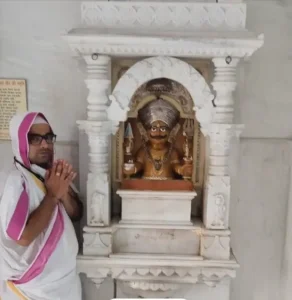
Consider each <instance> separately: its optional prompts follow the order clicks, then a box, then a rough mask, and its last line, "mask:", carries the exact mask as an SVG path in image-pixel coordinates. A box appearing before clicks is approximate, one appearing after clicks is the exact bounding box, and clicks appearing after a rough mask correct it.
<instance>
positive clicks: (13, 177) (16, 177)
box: [5, 167, 24, 187]
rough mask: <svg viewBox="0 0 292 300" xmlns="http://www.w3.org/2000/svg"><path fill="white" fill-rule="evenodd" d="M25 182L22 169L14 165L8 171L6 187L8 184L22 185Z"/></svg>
mask: <svg viewBox="0 0 292 300" xmlns="http://www.w3.org/2000/svg"><path fill="white" fill-rule="evenodd" d="M23 182H24V177H23V174H22V173H21V171H19V170H18V169H17V168H15V167H13V168H11V170H10V171H9V172H8V176H7V178H6V182H5V187H6V186H8V185H16V186H17V185H22V184H23Z"/></svg>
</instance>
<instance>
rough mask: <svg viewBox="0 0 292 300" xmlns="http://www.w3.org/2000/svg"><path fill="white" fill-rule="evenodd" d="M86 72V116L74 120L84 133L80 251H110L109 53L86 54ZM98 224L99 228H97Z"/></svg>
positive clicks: (101, 252)
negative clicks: (85, 168) (84, 223)
mask: <svg viewBox="0 0 292 300" xmlns="http://www.w3.org/2000/svg"><path fill="white" fill-rule="evenodd" d="M84 59H85V61H86V64H87V72H88V76H87V79H86V80H85V83H86V85H87V87H88V90H89V94H88V98H87V102H88V105H87V120H84V121H78V125H79V129H80V130H84V131H85V132H86V134H87V136H88V145H89V154H88V155H89V172H88V177H87V195H86V197H87V226H88V227H85V228H84V235H83V236H84V247H83V252H84V254H89V255H94V254H97V255H105V254H108V252H109V251H110V250H109V249H108V248H110V242H109V240H110V236H109V232H107V230H105V228H100V227H104V226H109V225H110V153H111V151H110V147H111V145H110V135H111V127H112V125H111V122H110V121H109V120H108V118H107V112H106V109H107V103H108V94H109V92H110V91H109V89H110V85H111V80H110V57H108V56H104V55H95V54H93V55H86V56H84ZM99 228H100V229H99Z"/></svg>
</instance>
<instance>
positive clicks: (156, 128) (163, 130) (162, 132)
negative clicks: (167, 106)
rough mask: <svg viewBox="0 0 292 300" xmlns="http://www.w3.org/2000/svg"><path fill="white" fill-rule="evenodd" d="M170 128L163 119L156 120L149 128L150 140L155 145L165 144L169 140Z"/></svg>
mask: <svg viewBox="0 0 292 300" xmlns="http://www.w3.org/2000/svg"><path fill="white" fill-rule="evenodd" d="M169 132H170V128H169V127H168V126H167V125H166V124H165V123H164V122H162V121H155V122H153V123H152V124H151V127H150V128H149V129H148V130H147V135H148V138H149V141H150V143H151V144H153V145H155V144H156V145H157V144H165V143H167V141H168V136H169Z"/></svg>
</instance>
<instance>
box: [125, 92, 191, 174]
mask: <svg viewBox="0 0 292 300" xmlns="http://www.w3.org/2000/svg"><path fill="white" fill-rule="evenodd" d="M179 120H180V113H179V111H178V110H177V109H176V108H175V107H174V106H173V105H172V104H170V103H169V102H168V101H166V100H164V99H161V98H158V99H156V100H153V101H151V102H149V103H148V104H146V105H145V106H144V107H142V108H141V109H140V110H139V111H138V126H140V127H139V130H140V133H141V135H142V140H143V142H142V146H141V147H140V148H139V149H138V151H137V152H136V154H135V155H134V157H133V161H132V162H129V161H127V162H126V163H125V164H124V166H123V173H124V175H126V176H127V177H129V176H131V175H135V174H137V173H139V174H142V179H150V180H167V179H175V178H184V179H191V176H192V172H193V162H192V157H191V151H190V147H189V143H185V145H184V147H183V148H184V154H185V155H184V157H180V155H179V152H178V150H177V149H176V148H175V145H174V142H175V135H176V133H177V131H178V129H179Z"/></svg>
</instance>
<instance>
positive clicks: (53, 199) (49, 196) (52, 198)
mask: <svg viewBox="0 0 292 300" xmlns="http://www.w3.org/2000/svg"><path fill="white" fill-rule="evenodd" d="M46 196H47V197H46V199H47V200H48V201H50V202H54V203H56V204H57V203H58V202H59V199H58V197H57V196H56V195H54V194H53V193H50V192H48V193H47V195H46Z"/></svg>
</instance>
